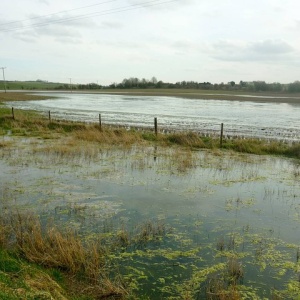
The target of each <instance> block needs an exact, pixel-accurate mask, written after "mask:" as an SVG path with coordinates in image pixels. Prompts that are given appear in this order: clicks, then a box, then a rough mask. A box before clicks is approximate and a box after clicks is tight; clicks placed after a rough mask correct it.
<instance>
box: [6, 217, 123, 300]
mask: <svg viewBox="0 0 300 300" xmlns="http://www.w3.org/2000/svg"><path fill="white" fill-rule="evenodd" d="M6 226H7V228H10V229H11V231H10V239H11V240H12V241H15V246H16V249H17V253H18V255H20V256H21V257H23V258H25V259H26V260H27V261H29V262H31V263H35V264H39V265H40V266H43V267H45V268H49V269H57V270H61V271H62V272H64V273H66V274H69V280H71V281H74V282H73V283H72V285H73V286H78V285H80V284H83V283H84V284H83V285H85V286H88V287H89V288H88V290H89V291H87V292H86V295H90V296H92V295H95V293H96V294H98V295H110V294H113V295H115V296H118V297H122V296H123V295H124V294H125V293H126V292H125V289H124V287H123V286H122V285H121V284H115V282H113V281H112V280H111V279H110V278H109V270H108V269H107V268H106V267H105V264H106V258H105V254H106V252H105V248H104V247H103V246H102V245H101V244H100V242H97V241H95V240H94V241H89V242H83V241H82V240H81V238H80V237H79V236H78V235H77V234H76V233H75V232H73V231H72V230H65V231H62V230H59V229H57V228H56V227H53V226H49V227H46V228H45V230H43V229H42V226H41V222H40V221H39V219H38V218H36V217H34V216H32V215H26V216H25V215H21V214H16V215H12V216H11V219H10V224H9V226H8V225H6ZM6 243H7V241H6ZM5 246H7V244H6V245H5V241H4V242H3V248H5ZM90 299H93V297H91V298H90Z"/></svg>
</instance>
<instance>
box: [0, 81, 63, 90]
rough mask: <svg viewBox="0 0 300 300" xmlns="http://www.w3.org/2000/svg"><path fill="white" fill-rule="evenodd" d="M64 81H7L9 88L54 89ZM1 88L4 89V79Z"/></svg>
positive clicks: (7, 87)
mask: <svg viewBox="0 0 300 300" xmlns="http://www.w3.org/2000/svg"><path fill="white" fill-rule="evenodd" d="M62 85H64V84H63V83H54V82H39V81H6V89H7V90H53V89H56V88H58V87H59V86H62ZM0 90H4V83H3V81H2V82H0Z"/></svg>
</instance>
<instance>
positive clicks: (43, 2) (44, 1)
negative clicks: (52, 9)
mask: <svg viewBox="0 0 300 300" xmlns="http://www.w3.org/2000/svg"><path fill="white" fill-rule="evenodd" d="M39 3H42V4H46V5H49V4H50V3H49V1H48V0H39Z"/></svg>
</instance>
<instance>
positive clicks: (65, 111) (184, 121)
mask: <svg viewBox="0 0 300 300" xmlns="http://www.w3.org/2000/svg"><path fill="white" fill-rule="evenodd" d="M43 95H47V94H43ZM48 95H50V94H48ZM51 95H53V94H51ZM55 96H56V97H58V98H57V99H55V100H54V99H49V100H42V101H26V102H11V103H9V105H11V106H14V107H15V108H20V109H33V110H37V111H42V112H45V113H46V112H48V111H49V110H50V111H51V114H52V117H53V118H64V119H69V120H77V121H84V122H98V119H99V113H101V115H102V122H103V124H117V125H121V126H126V127H135V126H137V127H151V128H152V127H153V118H154V117H157V118H158V123H159V127H160V129H167V130H191V131H196V132H200V133H205V134H208V133H209V134H212V133H219V131H220V124H221V123H224V128H225V131H224V134H225V136H227V135H228V136H247V137H259V138H270V139H280V140H290V141H292V140H294V141H296V140H297V141H299V140H300V119H299V116H300V104H295V103H293V104H288V103H273V102H270V103H267V102H255V101H253V102H251V101H243V97H242V96H241V100H240V101H227V100H201V99H185V98H178V97H161V96H128V95H105V94H75V93H68V94H67V93H61V94H60V93H56V94H55Z"/></svg>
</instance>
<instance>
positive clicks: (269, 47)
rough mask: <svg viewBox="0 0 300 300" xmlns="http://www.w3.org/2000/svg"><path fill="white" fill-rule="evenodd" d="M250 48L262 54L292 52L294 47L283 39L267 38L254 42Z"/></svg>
mask: <svg viewBox="0 0 300 300" xmlns="http://www.w3.org/2000/svg"><path fill="white" fill-rule="evenodd" d="M249 50H252V51H253V52H254V53H259V54H262V55H270V54H271V55H281V54H286V53H290V52H292V51H293V47H291V46H290V45H289V44H288V43H286V42H284V41H282V40H265V41H260V42H256V43H253V44H252V45H250V47H249Z"/></svg>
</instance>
